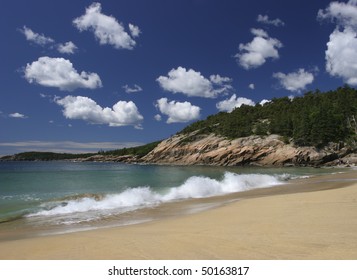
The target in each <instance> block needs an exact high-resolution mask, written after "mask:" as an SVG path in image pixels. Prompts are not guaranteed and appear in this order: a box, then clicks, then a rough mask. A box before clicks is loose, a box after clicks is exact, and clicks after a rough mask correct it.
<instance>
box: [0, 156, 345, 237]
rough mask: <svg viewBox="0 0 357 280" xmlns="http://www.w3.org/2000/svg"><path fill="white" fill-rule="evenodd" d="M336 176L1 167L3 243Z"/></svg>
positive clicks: (284, 171)
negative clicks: (292, 182)
mask: <svg viewBox="0 0 357 280" xmlns="http://www.w3.org/2000/svg"><path fill="white" fill-rule="evenodd" d="M332 172H338V169H324V168H249V167H244V168H242V167H209V166H159V165H128V164H121V163H96V162H88V163H84V162H66V161H49V162H0V239H17V238H23V237H26V236H33V235H49V234H59V233H66V232H74V231H82V230H89V229H94V228H100V227H112V226H125V225H129V224H135V223H142V222H147V221H151V220H155V219H159V218H169V217H170V216H173V215H178V214H185V213H193V212H197V211H204V210H206V209H209V208H212V207H217V206H219V205H221V204H223V203H229V202H230V201H229V199H231V197H229V196H226V195H228V194H232V193H241V192H246V191H249V190H253V189H262V188H271V187H275V186H279V185H282V184H286V183H288V182H291V181H292V180H294V179H298V178H307V177H311V176H318V175H320V174H326V173H327V174H328V173H332ZM217 197H219V198H220V199H216V200H212V199H211V200H207V199H206V200H205V198H217ZM228 197H229V199H228ZM183 202H186V203H183ZM1 232H2V234H1Z"/></svg>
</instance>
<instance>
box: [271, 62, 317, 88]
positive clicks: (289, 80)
mask: <svg viewBox="0 0 357 280" xmlns="http://www.w3.org/2000/svg"><path fill="white" fill-rule="evenodd" d="M273 77H274V78H276V79H278V80H279V83H280V85H281V86H282V87H283V88H284V89H286V90H289V91H295V92H300V91H301V90H304V89H305V88H306V86H307V85H309V84H311V83H312V82H313V81H314V75H313V74H312V73H310V72H306V71H305V69H302V68H300V69H299V70H298V71H296V72H292V73H288V74H284V73H281V72H278V73H274V74H273Z"/></svg>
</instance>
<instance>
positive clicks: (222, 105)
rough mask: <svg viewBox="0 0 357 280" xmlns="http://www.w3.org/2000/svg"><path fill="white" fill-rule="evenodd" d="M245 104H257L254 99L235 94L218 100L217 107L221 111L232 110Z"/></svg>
mask: <svg viewBox="0 0 357 280" xmlns="http://www.w3.org/2000/svg"><path fill="white" fill-rule="evenodd" d="M243 104H244V105H249V106H254V105H255V103H254V101H253V100H251V99H248V98H245V97H237V96H236V95H235V94H233V95H232V96H231V98H229V99H225V100H223V101H220V102H218V103H217V104H216V107H217V109H218V110H219V111H224V112H232V111H233V110H234V109H235V108H239V107H240V106H242V105H243Z"/></svg>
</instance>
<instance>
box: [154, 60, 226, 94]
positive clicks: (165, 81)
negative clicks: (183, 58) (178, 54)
mask: <svg viewBox="0 0 357 280" xmlns="http://www.w3.org/2000/svg"><path fill="white" fill-rule="evenodd" d="M156 81H157V82H158V83H159V84H160V86H161V87H162V88H163V89H164V90H167V91H170V92H173V93H183V94H185V95H187V96H191V97H192V96H198V97H206V98H215V97H217V95H218V94H221V93H223V94H224V93H227V92H229V91H230V90H231V89H232V86H231V85H230V84H229V83H230V82H231V81H232V79H230V78H227V77H221V76H220V75H211V76H210V79H207V78H205V77H204V76H202V74H201V73H200V72H196V71H195V70H193V69H189V70H187V69H186V68H184V67H181V66H179V67H178V68H177V69H172V70H170V72H169V73H168V76H160V77H159V78H157V80H156Z"/></svg>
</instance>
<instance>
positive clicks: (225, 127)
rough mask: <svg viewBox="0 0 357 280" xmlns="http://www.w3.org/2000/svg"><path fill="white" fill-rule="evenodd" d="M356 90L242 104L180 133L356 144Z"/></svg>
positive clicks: (319, 144)
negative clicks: (279, 136) (257, 136)
mask: <svg viewBox="0 0 357 280" xmlns="http://www.w3.org/2000/svg"><path fill="white" fill-rule="evenodd" d="M356 119H357V91H356V90H355V89H353V88H350V87H349V86H344V87H339V88H337V89H336V90H334V91H328V92H324V93H323V92H320V91H319V90H316V91H310V92H307V93H305V94H304V95H302V96H297V97H295V98H293V99H290V98H288V97H283V98H273V99H272V100H271V101H270V102H268V103H265V104H264V105H260V104H257V105H255V106H247V105H242V106H241V107H239V108H236V109H234V110H233V111H232V112H231V113H225V112H220V113H218V114H216V115H212V116H209V117H208V118H207V119H206V120H201V121H197V122H195V123H193V124H191V125H189V126H187V127H186V128H184V129H183V130H182V131H181V132H180V133H189V132H193V131H198V133H199V134H205V133H215V134H217V135H221V136H225V137H227V138H232V139H234V138H239V137H245V136H250V135H261V136H264V135H269V134H279V135H281V136H282V137H283V138H284V139H285V141H286V142H290V141H292V142H293V143H294V144H295V145H298V146H316V147H323V146H325V145H326V144H328V143H329V142H339V141H350V142H351V143H352V142H353V143H354V141H355V137H356V130H357V123H356Z"/></svg>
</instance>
